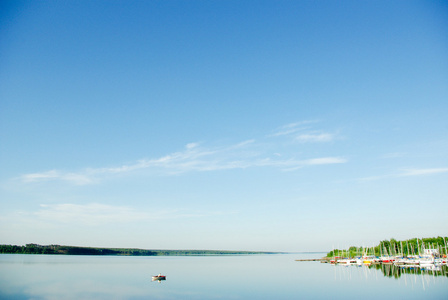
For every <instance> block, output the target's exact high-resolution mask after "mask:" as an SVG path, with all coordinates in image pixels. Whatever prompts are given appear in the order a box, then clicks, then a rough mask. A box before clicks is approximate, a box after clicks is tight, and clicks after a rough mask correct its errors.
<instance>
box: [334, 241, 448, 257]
mask: <svg viewBox="0 0 448 300" xmlns="http://www.w3.org/2000/svg"><path fill="white" fill-rule="evenodd" d="M446 242H448V237H441V236H438V237H431V238H413V239H409V240H402V241H398V240H396V239H394V238H392V239H390V240H384V241H380V243H379V244H378V245H377V246H373V247H364V246H363V247H356V246H351V247H350V248H348V249H333V250H332V251H330V252H328V253H327V256H326V258H331V257H355V256H360V255H373V256H381V255H384V254H386V255H393V256H397V255H401V256H408V255H416V254H418V253H419V252H423V251H422V249H438V250H439V253H440V255H446V254H447V244H446Z"/></svg>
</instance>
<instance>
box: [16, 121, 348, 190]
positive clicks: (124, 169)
mask: <svg viewBox="0 0 448 300" xmlns="http://www.w3.org/2000/svg"><path fill="white" fill-rule="evenodd" d="M315 122H316V121H304V122H298V123H292V124H289V125H286V126H284V127H282V130H292V131H295V132H296V135H295V139H297V140H300V141H302V142H328V141H331V140H333V139H334V135H333V134H329V133H301V134H299V135H297V131H298V130H301V129H299V126H301V125H303V124H312V123H315ZM281 134H287V133H286V131H283V133H281ZM274 135H276V136H278V135H280V133H279V132H278V133H277V134H274ZM279 147H280V149H278V148H279ZM282 147H283V148H282ZM285 147H286V146H284V145H281V146H279V144H276V143H275V142H273V141H272V140H271V139H268V140H265V141H262V142H257V141H256V140H255V139H249V140H245V141H242V142H239V143H236V144H230V145H224V146H217V147H205V146H203V145H202V144H201V143H188V144H186V145H185V147H184V149H183V150H182V151H177V152H173V153H170V154H168V155H165V156H162V157H159V158H153V159H141V160H138V161H136V162H134V163H131V164H126V165H121V166H117V167H109V168H87V169H85V170H82V171H80V172H63V171H58V170H50V171H46V172H41V173H31V174H25V175H22V176H21V177H20V179H21V181H22V182H25V183H33V182H43V181H56V180H59V181H65V182H69V183H72V184H75V185H86V184H92V183H96V182H99V181H101V180H102V179H104V178H106V177H108V176H113V175H117V174H124V173H131V172H133V171H136V170H143V169H145V170H147V171H148V172H149V173H152V174H159V175H160V174H162V175H175V174H182V173H186V172H205V171H219V170H230V169H245V168H254V167H258V168H260V167H272V168H279V169H280V170H287V171H291V170H294V169H299V168H302V167H305V166H313V165H326V164H340V163H346V162H347V159H345V158H341V157H313V158H307V159H297V158H295V156H296V155H295V154H294V153H295V152H296V151H297V150H294V149H293V150H291V149H290V148H285ZM288 147H294V145H291V144H290V145H288ZM267 149H269V150H267ZM272 149H274V150H275V151H273V152H270V151H271V150H272ZM291 153H293V154H291Z"/></svg>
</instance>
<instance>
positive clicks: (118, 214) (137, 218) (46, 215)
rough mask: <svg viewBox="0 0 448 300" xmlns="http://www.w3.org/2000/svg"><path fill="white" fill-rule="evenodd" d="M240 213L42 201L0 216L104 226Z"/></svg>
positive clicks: (29, 221)
mask: <svg viewBox="0 0 448 300" xmlns="http://www.w3.org/2000/svg"><path fill="white" fill-rule="evenodd" d="M236 213H237V212H222V211H194V210H163V211H151V212H148V211H145V210H141V209H136V208H133V207H129V206H114V205H107V204H100V203H88V204H72V203H62V204H41V205H40V207H39V209H38V210H37V211H34V212H24V211H21V212H15V213H13V214H9V215H0V221H3V222H5V223H9V224H12V223H20V222H26V223H27V224H41V225H42V224H46V225H51V224H53V225H64V224H67V225H70V226H72V225H74V224H76V225H83V226H103V225H108V224H126V223H135V222H138V224H142V223H151V222H158V221H161V220H173V219H185V218H189V219H190V218H204V217H213V216H218V215H229V214H236Z"/></svg>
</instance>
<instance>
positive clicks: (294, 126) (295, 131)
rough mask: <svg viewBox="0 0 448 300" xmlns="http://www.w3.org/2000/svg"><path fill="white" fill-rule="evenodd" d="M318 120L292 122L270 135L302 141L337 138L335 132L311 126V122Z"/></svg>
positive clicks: (317, 141) (327, 140)
mask: <svg viewBox="0 0 448 300" xmlns="http://www.w3.org/2000/svg"><path fill="white" fill-rule="evenodd" d="M318 122H319V121H317V120H312V121H303V122H297V123H290V124H287V125H285V126H282V127H280V128H278V129H277V130H276V131H275V132H274V133H272V134H270V135H268V136H269V137H280V136H283V137H289V138H291V139H292V140H293V141H296V142H300V143H326V142H331V141H333V140H335V139H336V138H337V135H336V134H335V133H329V132H325V131H323V130H316V129H314V128H312V127H311V124H315V123H318Z"/></svg>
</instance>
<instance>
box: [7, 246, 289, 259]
mask: <svg viewBox="0 0 448 300" xmlns="http://www.w3.org/2000/svg"><path fill="white" fill-rule="evenodd" d="M0 253H2V254H7V253H9V254H55V255H121V256H187V255H252V254H279V253H281V252H263V251H229V250H146V249H135V248H97V247H78V246H63V245H38V244H26V245H25V246H18V245H0Z"/></svg>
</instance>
